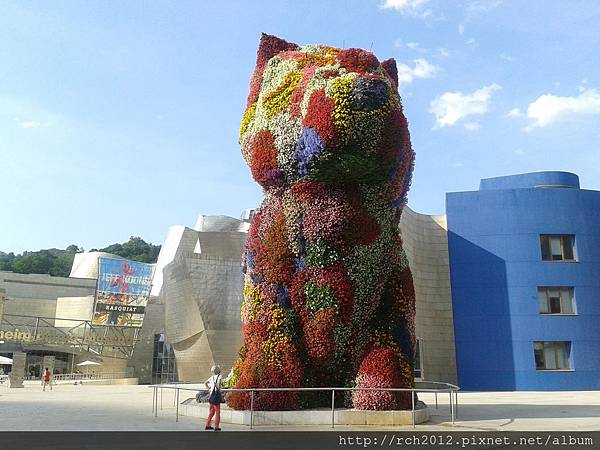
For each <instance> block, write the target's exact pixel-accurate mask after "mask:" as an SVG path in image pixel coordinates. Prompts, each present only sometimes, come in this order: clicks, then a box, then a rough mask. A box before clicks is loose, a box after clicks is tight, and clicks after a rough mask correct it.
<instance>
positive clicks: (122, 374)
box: [53, 372, 133, 381]
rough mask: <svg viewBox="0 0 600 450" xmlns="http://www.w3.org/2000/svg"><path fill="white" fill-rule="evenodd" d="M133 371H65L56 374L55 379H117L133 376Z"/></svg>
mask: <svg viewBox="0 0 600 450" xmlns="http://www.w3.org/2000/svg"><path fill="white" fill-rule="evenodd" d="M132 376H133V373H132V372H107V373H63V374H59V375H54V376H53V379H54V381H85V380H115V379H117V378H131V377H132Z"/></svg>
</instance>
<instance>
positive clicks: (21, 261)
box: [0, 236, 160, 277]
mask: <svg viewBox="0 0 600 450" xmlns="http://www.w3.org/2000/svg"><path fill="white" fill-rule="evenodd" d="M90 251H101V252H107V253H112V254H114V255H118V256H121V257H123V258H127V259H131V260H133V261H139V262H145V263H155V262H156V259H157V258H158V253H159V252H160V245H154V244H152V243H147V242H146V241H144V240H143V239H142V238H140V237H134V236H131V237H130V238H129V240H128V241H127V242H125V243H123V244H112V245H109V246H108V247H105V248H101V249H92V250H90ZM81 252H83V249H82V248H80V247H78V246H77V245H69V246H68V247H67V248H66V249H64V250H61V249H57V248H51V249H46V250H38V251H34V252H23V253H22V254H20V255H15V254H14V253H12V252H11V253H4V252H2V251H0V270H6V271H11V272H16V273H47V274H49V275H52V276H55V277H68V276H69V273H70V272H71V266H72V265H73V258H74V257H75V254H76V253H81Z"/></svg>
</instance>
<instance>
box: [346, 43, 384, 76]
mask: <svg viewBox="0 0 600 450" xmlns="http://www.w3.org/2000/svg"><path fill="white" fill-rule="evenodd" d="M338 61H339V62H340V65H341V66H342V67H344V68H345V69H347V70H348V71H349V72H358V73H360V74H363V73H365V72H369V71H373V70H375V69H377V68H378V67H379V61H378V60H377V58H376V57H375V55H374V54H373V53H371V52H367V51H366V50H361V49H359V48H349V49H346V50H342V51H340V53H339V54H338Z"/></svg>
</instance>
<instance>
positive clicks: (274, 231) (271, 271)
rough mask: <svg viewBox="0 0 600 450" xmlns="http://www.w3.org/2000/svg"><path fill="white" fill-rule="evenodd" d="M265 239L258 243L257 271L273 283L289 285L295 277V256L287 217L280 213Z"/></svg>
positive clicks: (256, 255)
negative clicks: (289, 242)
mask: <svg viewBox="0 0 600 450" xmlns="http://www.w3.org/2000/svg"><path fill="white" fill-rule="evenodd" d="M270 225H271V226H270V228H269V229H268V230H267V231H266V233H265V236H264V239H263V240H262V241H257V242H256V246H255V247H254V249H255V252H256V254H255V259H256V267H257V269H258V268H260V269H262V270H261V271H262V275H264V276H265V278H266V280H267V281H269V282H271V283H277V284H280V285H287V284H288V283H289V282H291V280H292V278H293V276H294V255H293V253H292V252H291V250H290V248H289V245H288V240H287V230H286V224H285V215H284V214H283V212H282V211H280V212H279V213H278V214H277V215H276V216H275V218H274V220H273V222H272V223H271V224H270Z"/></svg>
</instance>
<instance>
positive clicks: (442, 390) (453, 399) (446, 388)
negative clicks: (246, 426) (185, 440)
mask: <svg viewBox="0 0 600 450" xmlns="http://www.w3.org/2000/svg"><path fill="white" fill-rule="evenodd" d="M418 383H421V384H430V385H433V386H439V387H437V388H346V387H322V388H316V387H309V388H245V389H238V388H230V389H222V392H223V393H225V394H226V393H229V392H249V393H250V429H253V428H254V397H255V393H258V392H306V391H325V392H331V428H335V394H336V392H347V391H350V392H354V391H385V392H412V393H413V394H412V395H411V399H412V406H411V415H412V426H413V428H415V427H416V417H415V415H416V409H415V394H418V393H427V392H428V393H434V394H435V408H436V409H438V394H448V404H449V407H450V416H451V422H452V425H454V423H455V421H456V418H457V417H458V391H459V390H460V388H459V387H458V386H456V385H454V384H450V383H443V382H439V381H422V382H418ZM149 387H151V388H153V395H152V413H153V414H154V417H158V408H159V404H160V409H161V410H162V409H163V389H171V390H173V391H175V392H174V396H173V404H174V406H175V407H176V409H175V422H179V391H192V392H198V391H203V390H205V389H204V388H200V389H198V388H196V389H194V388H190V387H180V386H177V385H175V386H174V385H164V384H157V385H151V386H149ZM159 394H160V402H159Z"/></svg>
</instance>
